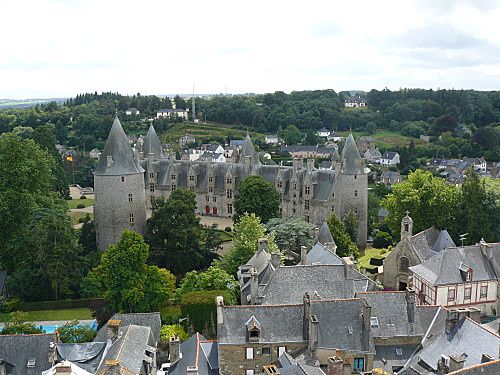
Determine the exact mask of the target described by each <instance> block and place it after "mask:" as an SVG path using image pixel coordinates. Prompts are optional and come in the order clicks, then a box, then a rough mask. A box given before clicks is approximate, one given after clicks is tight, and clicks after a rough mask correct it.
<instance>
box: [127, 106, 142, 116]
mask: <svg viewBox="0 0 500 375" xmlns="http://www.w3.org/2000/svg"><path fill="white" fill-rule="evenodd" d="M125 114H126V115H127V116H132V115H135V116H138V115H139V114H140V112H139V110H138V109H137V108H134V107H132V108H128V109H127V110H126V111H125Z"/></svg>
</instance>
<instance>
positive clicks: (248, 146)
mask: <svg viewBox="0 0 500 375" xmlns="http://www.w3.org/2000/svg"><path fill="white" fill-rule="evenodd" d="M246 157H250V160H251V164H252V165H254V164H260V159H259V155H257V152H256V151H255V147H254V146H253V143H252V140H251V139H250V136H249V135H248V134H247V136H246V137H245V140H244V141H243V144H242V147H241V152H240V155H239V158H238V160H239V162H240V163H244V162H245V158H246Z"/></svg>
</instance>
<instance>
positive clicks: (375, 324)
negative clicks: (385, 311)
mask: <svg viewBox="0 0 500 375" xmlns="http://www.w3.org/2000/svg"><path fill="white" fill-rule="evenodd" d="M370 325H371V326H372V327H378V318H377V317H376V316H372V317H371V318H370Z"/></svg>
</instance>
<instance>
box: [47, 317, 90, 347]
mask: <svg viewBox="0 0 500 375" xmlns="http://www.w3.org/2000/svg"><path fill="white" fill-rule="evenodd" d="M57 331H58V332H59V337H60V338H61V341H62V342H64V343H69V344H77V343H83V342H91V341H93V340H94V338H95V337H96V334H97V332H96V331H95V330H94V329H92V328H91V327H89V326H85V325H81V324H80V322H79V321H78V320H73V321H71V322H68V323H66V324H64V325H63V326H62V327H59V328H58V329H57Z"/></svg>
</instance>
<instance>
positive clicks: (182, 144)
mask: <svg viewBox="0 0 500 375" xmlns="http://www.w3.org/2000/svg"><path fill="white" fill-rule="evenodd" d="M194 142H196V138H195V137H194V135H192V134H184V135H183V136H182V137H180V138H179V148H180V149H181V150H182V149H184V148H186V146H187V145H189V144H191V143H194Z"/></svg>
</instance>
